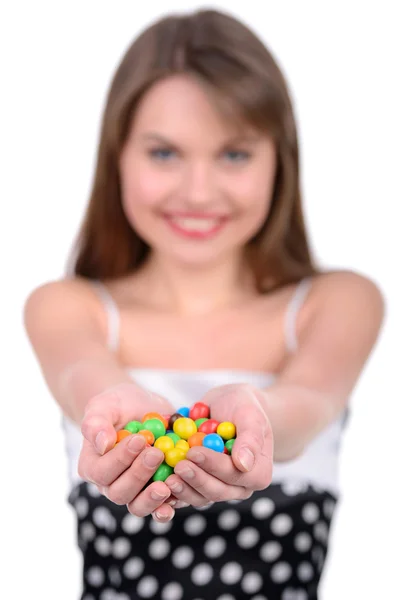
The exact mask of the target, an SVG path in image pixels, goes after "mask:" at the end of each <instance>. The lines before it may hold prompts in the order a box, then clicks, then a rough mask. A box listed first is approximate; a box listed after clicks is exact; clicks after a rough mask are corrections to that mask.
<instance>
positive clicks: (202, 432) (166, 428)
mask: <svg viewBox="0 0 400 600" xmlns="http://www.w3.org/2000/svg"><path fill="white" fill-rule="evenodd" d="M133 433H138V434H140V435H143V436H144V437H145V439H146V441H147V443H148V444H149V445H150V446H154V447H155V448H158V449H159V450H161V451H162V452H163V453H164V461H163V462H162V464H161V465H160V466H159V467H158V469H157V471H156V472H155V473H154V475H153V478H152V479H153V481H165V480H166V479H167V477H169V476H170V475H171V474H172V473H173V472H174V467H175V466H176V465H177V464H178V462H179V461H181V460H183V459H184V458H186V454H187V452H188V450H189V449H190V448H192V447H193V446H204V447H206V448H210V449H211V450H215V451H216V452H224V453H225V454H231V452H232V446H233V444H234V442H235V439H236V427H235V425H234V424H233V423H230V422H229V421H224V422H222V423H220V422H218V421H216V420H215V419H210V409H209V407H208V406H207V405H206V404H204V403H203V402H196V404H194V405H193V406H192V407H191V408H189V407H187V406H185V407H182V408H180V409H179V410H178V411H177V412H176V413H174V414H173V415H160V414H158V413H154V412H152V413H146V414H145V415H144V417H143V419H142V421H130V422H129V423H127V424H126V425H125V427H124V429H120V430H119V431H118V432H117V442H116V443H117V444H118V442H120V441H121V440H122V439H123V438H124V437H126V436H129V435H131V434H133Z"/></svg>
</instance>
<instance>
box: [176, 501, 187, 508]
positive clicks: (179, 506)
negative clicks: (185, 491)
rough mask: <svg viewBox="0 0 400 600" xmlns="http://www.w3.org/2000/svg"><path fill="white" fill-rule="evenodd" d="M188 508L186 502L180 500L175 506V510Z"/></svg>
mask: <svg viewBox="0 0 400 600" xmlns="http://www.w3.org/2000/svg"><path fill="white" fill-rule="evenodd" d="M188 506H190V505H189V504H188V503H187V502H183V501H182V500H178V502H176V504H175V508H186V507H188Z"/></svg>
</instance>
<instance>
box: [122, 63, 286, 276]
mask: <svg viewBox="0 0 400 600" xmlns="http://www.w3.org/2000/svg"><path fill="white" fill-rule="evenodd" d="M275 168H276V158H275V148H274V144H273V142H272V140H271V139H270V138H269V137H267V136H266V135H262V134H260V133H259V132H256V131H253V130H251V129H250V128H248V129H247V130H245V131H243V130H242V131H241V134H240V136H238V132H237V130H235V129H234V128H233V127H232V125H229V124H228V123H227V122H226V121H225V120H224V119H223V118H222V117H221V115H220V113H218V112H217V110H216V109H215V107H214V106H213V104H212V102H211V100H210V98H209V97H208V96H207V94H206V93H205V91H204V89H203V88H202V87H201V85H200V84H198V83H197V82H196V81H194V80H193V79H191V78H190V77H188V76H184V75H179V76H178V75H177V76H171V77H170V78H168V79H165V80H162V81H160V82H158V83H156V84H155V85H154V86H153V87H152V88H151V89H150V90H149V91H148V92H147V93H146V94H145V95H144V97H143V98H142V100H141V102H140V103H139V105H138V107H137V110H136V112H135V116H134V119H133V122H132V126H131V130H130V133H129V136H128V139H127V142H126V144H125V146H124V148H123V151H122V154H121V159H120V176H121V190H122V201H123V208H124V211H125V214H126V216H127V218H128V220H129V222H130V224H131V225H132V227H133V228H134V229H135V230H136V231H137V233H138V234H139V235H140V237H142V239H143V240H145V241H146V242H147V243H148V244H149V246H150V247H151V248H152V250H153V253H155V254H156V255H157V254H158V255H162V257H163V259H164V260H165V259H168V260H173V261H174V262H179V263H184V264H186V265H191V266H193V267H195V266H206V265H207V264H209V263H210V262H215V261H216V260H217V261H218V260H227V259H228V260H229V259H230V258H232V259H234V258H235V257H237V255H238V254H241V253H242V250H243V247H244V245H245V244H246V242H247V241H249V240H250V239H251V238H252V237H253V236H254V234H255V233H256V232H257V231H258V230H259V229H260V227H261V226H262V224H263V223H264V221H265V219H266V217H267V215H268V212H269V207H270V202H271V196H272V192H273V185H274V176H275Z"/></svg>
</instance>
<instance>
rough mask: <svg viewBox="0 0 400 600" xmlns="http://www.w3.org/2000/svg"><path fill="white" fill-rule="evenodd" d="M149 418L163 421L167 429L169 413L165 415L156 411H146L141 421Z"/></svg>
mask: <svg viewBox="0 0 400 600" xmlns="http://www.w3.org/2000/svg"><path fill="white" fill-rule="evenodd" d="M167 417H168V418H167ZM150 419H158V420H159V421H161V422H162V423H163V425H164V427H165V429H167V427H168V421H169V415H167V416H165V415H160V413H158V412H148V413H146V414H145V415H143V419H142V423H144V422H145V421H149V420H150Z"/></svg>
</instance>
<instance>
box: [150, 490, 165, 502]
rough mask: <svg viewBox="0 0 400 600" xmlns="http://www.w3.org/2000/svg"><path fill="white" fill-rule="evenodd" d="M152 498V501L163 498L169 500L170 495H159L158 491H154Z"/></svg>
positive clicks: (151, 494)
mask: <svg viewBox="0 0 400 600" xmlns="http://www.w3.org/2000/svg"><path fill="white" fill-rule="evenodd" d="M150 496H151V497H152V499H153V500H162V499H163V498H167V497H168V494H165V493H163V492H162V493H161V494H160V493H159V492H157V491H156V490H153V491H152V492H151V493H150Z"/></svg>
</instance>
